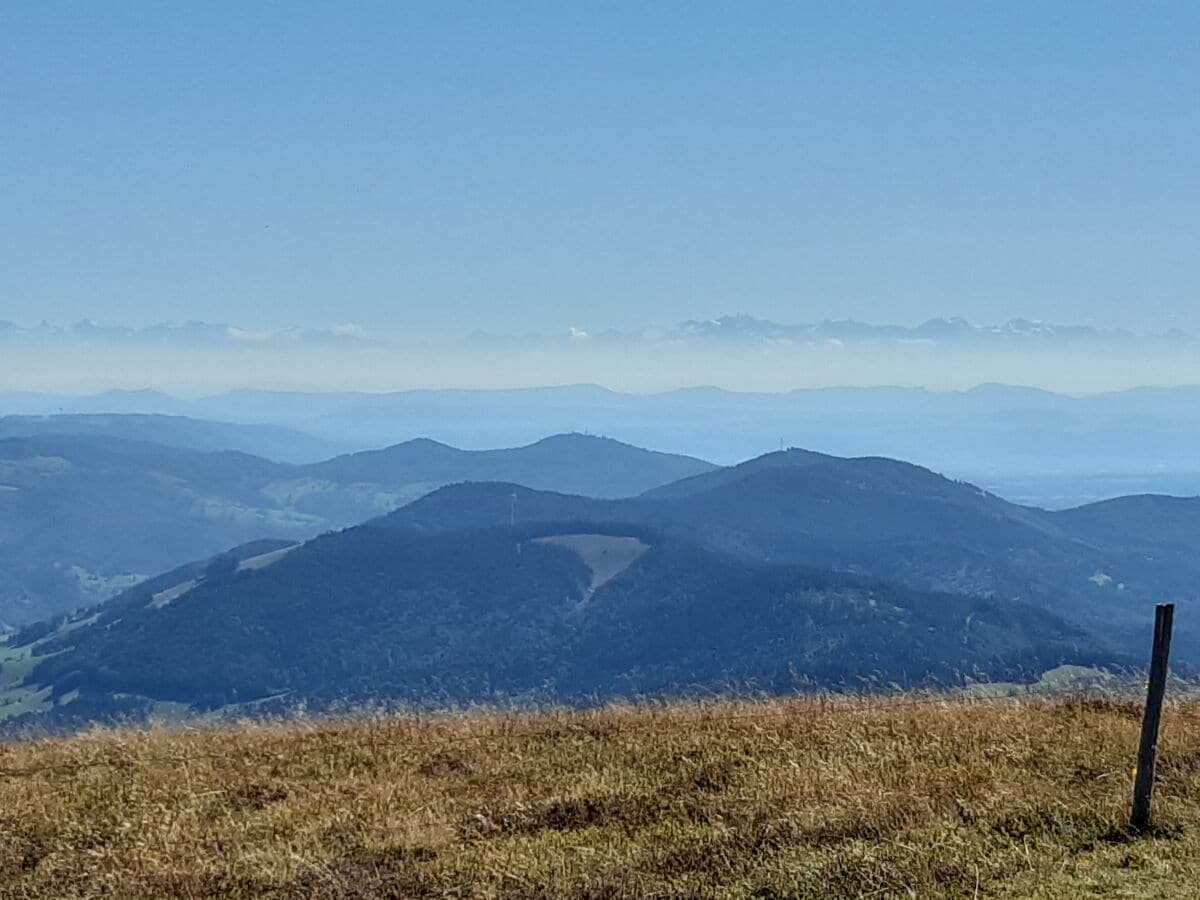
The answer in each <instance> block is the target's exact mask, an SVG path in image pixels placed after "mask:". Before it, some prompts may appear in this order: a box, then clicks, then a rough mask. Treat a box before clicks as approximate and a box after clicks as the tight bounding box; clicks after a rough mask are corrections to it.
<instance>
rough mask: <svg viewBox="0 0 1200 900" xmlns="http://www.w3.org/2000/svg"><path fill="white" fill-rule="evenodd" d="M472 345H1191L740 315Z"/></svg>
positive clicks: (1091, 332) (1024, 324) (1018, 326)
mask: <svg viewBox="0 0 1200 900" xmlns="http://www.w3.org/2000/svg"><path fill="white" fill-rule="evenodd" d="M472 340H473V341H474V342H475V343H482V344H512V343H541V342H546V341H551V342H553V341H574V342H579V341H583V340H594V341H599V342H605V343H630V342H638V343H645V342H651V343H654V342H680V341H683V342H688V341H705V342H714V341H715V342H728V341H733V342H738V343H795V344H807V343H815V342H829V341H835V342H839V343H858V342H879V341H902V342H904V341H920V342H925V343H977V342H991V343H997V342H999V343H1005V344H1020V343H1029V342H1037V343H1039V344H1051V345H1053V344H1067V343H1080V342H1093V343H1113V342H1119V343H1131V342H1134V341H1142V340H1149V341H1161V340H1167V341H1190V340H1192V338H1191V336H1190V335H1189V334H1187V333H1186V332H1184V331H1182V330H1180V329H1171V330H1169V331H1167V332H1165V333H1163V334H1139V333H1136V332H1133V331H1129V330H1127V329H1122V328H1096V327H1094V326H1091V325H1061V324H1057V325H1056V324H1052V323H1049V322H1041V321H1034V320H1030V319H1010V320H1008V321H1007V322H1005V323H1003V324H1001V325H975V324H972V323H971V322H969V321H967V320H966V319H964V318H961V317H951V318H937V319H928V320H927V321H925V322H922V323H921V324H919V325H914V326H908V325H874V324H870V323H867V322H859V321H856V320H854V319H826V320H824V321H821V322H811V323H804V324H798V325H789V324H781V323H779V322H773V321H771V320H770V319H761V318H758V317H756V316H751V315H747V314H745V313H740V314H737V315H727V316H720V317H718V318H715V319H689V320H688V321H686V322H680V323H678V324H676V325H671V326H668V327H664V328H656V327H649V328H640V329H637V330H633V331H620V330H612V329H610V330H605V331H599V332H596V333H594V334H593V333H591V332H588V331H586V330H584V329H580V328H572V329H570V330H569V331H568V332H567V333H565V334H562V335H554V336H547V335H541V334H536V333H535V334H525V335H521V336H510V335H494V334H488V333H486V332H476V333H475V334H474V335H473V336H472Z"/></svg>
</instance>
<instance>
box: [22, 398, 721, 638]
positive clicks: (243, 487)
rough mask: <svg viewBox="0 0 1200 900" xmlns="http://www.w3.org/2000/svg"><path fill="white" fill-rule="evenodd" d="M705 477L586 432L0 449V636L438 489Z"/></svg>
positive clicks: (52, 438)
mask: <svg viewBox="0 0 1200 900" xmlns="http://www.w3.org/2000/svg"><path fill="white" fill-rule="evenodd" d="M113 418H118V419H119V418H121V417H113ZM149 418H155V417H149ZM160 424H161V423H158V424H155V425H154V426H153V428H158V427H159V425H160ZM123 427H126V428H128V427H130V426H123ZM710 468H712V467H711V466H710V465H709V464H707V463H704V462H701V461H700V460H694V459H689V458H687V457H676V456H668V455H666V454H658V453H652V452H650V451H646V450H641V449H639V448H636V447H630V446H628V445H625V444H621V443H618V442H616V441H609V440H604V439H601V438H591V437H586V436H583V435H564V436H561V437H558V438H550V439H547V440H545V441H541V442H539V443H537V444H534V445H532V446H530V447H522V448H517V449H513V450H502V451H463V450H456V449H454V448H452V447H445V446H444V445H440V444H434V443H433V442H431V441H412V442H410V443H408V444H402V445H399V446H397V447H393V448H389V449H387V450H382V451H378V452H374V453H363V454H356V455H351V456H342V457H338V458H336V459H333V460H330V461H328V462H327V463H322V464H317V465H307V466H298V465H287V464H283V463H276V462H271V461H268V460H265V459H261V458H259V457H255V456H250V455H248V454H244V453H238V452H219V453H208V452H197V451H194V450H188V449H183V448H180V447H168V446H163V445H161V444H155V443H151V442H146V441H129V440H122V439H118V438H113V437H109V436H107V435H100V434H57V433H56V434H38V435H34V436H31V437H21V438H8V439H0V625H4V624H8V625H19V624H22V623H25V622H30V621H34V620H36V619H39V618H42V617H44V616H47V615H50V614H53V613H56V612H59V611H62V610H65V609H71V608H74V607H76V606H79V605H81V604H90V603H94V602H96V601H98V600H100V599H103V598H104V597H106V596H111V595H112V594H113V593H115V592H116V591H118V590H120V589H121V588H123V587H127V586H128V585H129V584H131V583H132V582H134V581H136V580H137V579H138V578H139V577H144V576H145V575H149V574H153V573H155V572H160V571H162V570H164V569H167V568H170V567H172V566H175V565H178V564H180V563H182V562H185V561H186V560H189V559H195V558H197V557H205V556H208V555H211V554H214V553H218V552H220V551H221V550H223V549H225V548H226V547H230V546H234V545H237V544H241V543H244V542H246V541H250V540H254V539H257V538H265V537H272V538H281V539H287V540H292V541H295V540H302V539H305V538H309V537H312V536H313V535H316V534H319V533H321V532H322V531H327V530H329V529H332V528H339V527H345V526H347V525H352V524H356V523H358V522H361V521H364V520H366V519H369V518H371V517H373V516H377V515H379V514H381V513H385V512H387V511H388V510H391V509H394V508H395V507H397V506H399V505H401V504H403V503H405V502H407V501H409V500H412V499H413V498H415V497H419V496H421V495H422V494H424V493H426V492H428V491H430V490H433V489H435V488H437V487H438V486H440V485H443V484H446V483H447V482H454V481H462V480H465V479H472V478H475V479H494V478H500V477H504V478H519V479H525V480H528V481H529V482H531V483H534V484H538V485H541V486H544V487H548V488H554V489H557V490H563V491H579V492H583V493H594V494H596V495H598V496H621V495H624V494H635V493H638V492H640V491H642V490H644V489H646V488H647V487H650V486H653V485H655V484H661V483H663V482H665V481H669V480H672V479H675V478H679V477H685V476H688V475H692V474H695V473H697V472H702V471H706V470H708V469H710Z"/></svg>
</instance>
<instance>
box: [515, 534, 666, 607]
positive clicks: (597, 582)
mask: <svg viewBox="0 0 1200 900" xmlns="http://www.w3.org/2000/svg"><path fill="white" fill-rule="evenodd" d="M534 543H535V544H554V545H556V546H559V547H565V548H566V549H567V550H570V551H571V552H572V553H575V554H577V555H578V556H579V558H580V559H582V560H583V562H584V565H586V566H587V567H588V568H589V569H591V570H592V583H591V585H590V586H589V587H588V597H590V596H591V595H592V594H594V593H596V591H597V590H598V589H599V588H600V587H601V586H603V585H604V584H607V583H608V582H610V581H612V580H613V579H614V578H616V577H617V576H618V575H620V574H621V573H622V572H624V571H625V570H626V569H628V568H629V567H630V566H632V565H633V564H634V563H635V562H637V560H638V558H639V557H640V556H641V555H642V554H643V553H645V552H646V551H647V550H649V549H650V546H649V545H648V544H646V543H644V542H643V541H641V540H640V539H638V538H635V537H615V536H613V535H609V534H556V535H552V536H551V537H542V538H534ZM585 599H586V598H585Z"/></svg>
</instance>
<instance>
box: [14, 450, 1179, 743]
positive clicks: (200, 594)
mask: <svg viewBox="0 0 1200 900" xmlns="http://www.w3.org/2000/svg"><path fill="white" fill-rule="evenodd" d="M559 440H563V439H559ZM567 440H569V441H570V443H571V445H572V449H573V452H574V453H575V455H578V452H577V451H578V446H579V445H580V444H581V442H582V443H583V444H586V445H587V446H591V447H593V448H594V449H596V450H607V451H610V452H613V453H618V454H619V455H620V456H621V457H626V456H627V455H628V454H629V450H628V449H627V448H620V447H619V445H618V446H617V447H611V446H609V445H607V444H603V445H600V444H595V443H594V442H591V441H589V440H588V439H584V438H579V437H575V438H570V439H567ZM434 451H435V448H434V447H430V446H428V445H426V444H417V445H415V446H411V447H409V448H407V449H405V450H403V451H401V455H402V456H405V457H413V458H414V459H413V460H412V461H413V463H414V464H417V463H419V462H420V461H421V459H422V458H423V456H424V454H425V453H426V452H434ZM511 452H513V451H510V453H511ZM516 452H517V453H518V455H519V451H516ZM434 455H435V456H437V457H439V458H441V454H440V453H437V452H434ZM641 459H643V460H644V461H647V462H649V461H655V462H657V463H659V464H663V463H664V461H662V460H660V459H659V458H658V457H655V456H649V457H641ZM375 460H376V458H375V457H371V456H368V457H366V458H365V459H359V460H358V461H354V458H349V459H348V460H343V461H341V462H339V463H337V464H336V466H335V468H340V467H348V468H349V470H350V472H351V475H350V477H355V474H354V473H356V472H357V471H358V470H357V467H358V466H359V465H360V464H361V465H368V464H371V463H372V462H373V461H375ZM672 464H675V463H672ZM331 465H333V464H331ZM701 468H703V466H701ZM1198 584H1200V501H1181V500H1172V499H1169V498H1159V497H1131V498H1125V499H1122V500H1119V501H1113V502H1109V503H1104V504H1097V505H1094V506H1089V507H1085V508H1082V509H1076V510H1071V511H1067V512H1061V513H1049V512H1045V511H1042V510H1038V509H1031V508H1027V507H1022V506H1019V505H1015V504H1012V503H1009V502H1007V501H1004V500H1002V499H1000V498H998V497H996V496H993V495H991V494H989V493H988V492H986V491H983V490H980V489H979V488H977V487H974V486H972V485H970V484H966V483H962V482H957V481H953V480H949V479H946V478H943V477H941V476H938V475H936V474H935V473H933V472H931V471H929V470H927V469H924V468H921V467H919V466H914V465H910V464H907V463H902V462H898V461H895V460H890V459H881V458H861V459H845V458H839V457H834V456H830V455H826V454H821V453H814V452H811V451H805V450H788V451H782V452H778V453H772V454H768V455H765V456H763V457H759V458H756V459H753V460H750V461H748V462H746V463H744V464H741V465H739V466H736V467H733V468H725V469H708V470H707V471H699V472H696V473H695V474H690V475H685V476H684V477H682V478H679V479H677V480H675V481H673V482H670V483H665V484H661V485H659V486H656V487H652V488H649V489H648V490H646V491H644V492H643V493H642V494H640V495H639V496H636V497H627V498H624V499H605V498H600V497H584V496H580V495H570V494H564V493H560V492H554V491H546V490H535V489H531V488H529V487H525V486H521V485H518V484H514V483H510V482H467V483H458V484H453V485H448V486H445V487H442V488H440V489H438V490H435V491H433V492H432V493H429V494H427V495H425V496H423V497H421V498H420V499H418V500H415V501H414V502H412V503H409V504H407V505H405V506H403V507H401V508H399V509H397V510H395V511H394V512H391V513H389V514H387V515H384V516H381V517H379V518H377V519H374V520H372V521H370V522H367V523H365V524H363V525H361V526H357V527H353V528H349V529H346V530H344V531H340V532H336V533H332V534H326V535H323V536H320V537H318V538H315V539H313V540H310V541H308V542H306V543H303V544H300V545H298V546H296V545H293V544H290V543H287V542H270V543H267V542H259V543H258V544H255V545H253V546H251V547H245V548H241V549H239V550H236V551H233V552H232V553H230V554H227V555H223V556H218V557H216V558H214V559H213V560H211V561H208V562H199V563H195V564H192V565H189V566H186V567H184V568H182V569H178V570H175V571H172V572H168V573H167V574H165V575H162V576H159V577H157V578H156V579H154V580H152V581H149V582H145V583H143V584H140V585H137V586H135V587H133V588H131V589H129V590H127V591H126V592H124V593H122V594H121V595H120V596H118V597H117V598H115V599H113V600H111V601H109V602H108V603H106V604H103V605H101V606H99V607H97V608H95V609H93V610H86V611H83V612H80V613H77V614H75V615H74V616H71V617H69V618H66V619H58V620H54V621H49V622H43V623H39V624H36V625H33V626H30V627H28V628H26V629H24V630H23V631H22V632H20V633H19V634H17V635H15V636H14V637H13V638H12V640H11V641H10V643H9V646H8V648H7V649H6V651H5V653H6V658H7V662H5V663H4V666H3V669H2V670H0V685H7V688H5V690H4V692H3V693H2V694H0V710H2V709H4V708H6V709H7V711H8V713H9V714H10V717H11V718H12V719H14V721H16V722H17V723H19V724H28V723H30V722H40V723H48V724H51V725H62V726H69V725H72V724H77V723H81V722H86V721H90V720H94V719H97V718H100V719H103V718H105V717H109V716H112V715H133V716H141V715H147V714H151V713H155V712H160V713H161V712H168V711H175V712H178V711H180V710H191V711H204V710H213V709H223V708H231V709H240V710H243V711H248V710H260V711H261V710H270V709H279V710H282V709H286V708H289V707H290V706H291V705H292V704H295V703H305V704H313V705H316V706H317V707H318V708H319V707H321V706H323V705H325V704H328V703H332V702H339V701H349V702H360V701H363V700H381V701H386V702H393V701H400V702H403V703H408V704H418V705H421V706H441V705H446V704H456V703H461V702H479V701H495V700H502V701H505V702H507V701H509V700H513V699H517V700H522V699H524V700H555V701H562V700H566V701H570V702H588V701H590V700H594V699H599V698H606V697H612V696H636V695H642V694H662V693H668V694H678V693H687V692H689V691H695V690H702V691H711V690H721V689H726V688H729V687H736V686H745V685H755V686H757V687H758V688H759V689H763V690H768V691H777V690H791V689H795V688H797V687H804V686H814V685H823V686H835V687H854V686H861V685H862V684H864V679H865V680H866V683H873V684H887V683H897V684H902V685H913V684H921V683H926V682H927V681H928V680H930V679H933V680H935V681H936V682H937V683H940V684H943V685H945V684H954V683H961V682H962V681H963V680H964V679H968V680H969V679H972V678H985V679H1008V680H1011V679H1023V678H1028V679H1035V678H1036V677H1037V676H1038V675H1039V674H1040V673H1041V672H1043V671H1045V670H1046V669H1049V668H1052V667H1054V666H1057V665H1060V664H1064V663H1071V664H1079V665H1130V664H1138V663H1141V662H1142V660H1143V655H1144V652H1145V646H1144V645H1145V643H1146V637H1147V632H1148V627H1149V621H1150V617H1151V615H1152V611H1153V606H1154V603H1155V602H1156V601H1161V600H1165V599H1170V600H1173V601H1175V602H1176V603H1178V604H1179V605H1180V614H1179V617H1178V618H1179V623H1180V626H1179V629H1178V632H1177V635H1176V641H1175V651H1174V653H1175V661H1176V665H1177V666H1178V667H1179V668H1180V670H1186V669H1187V667H1188V666H1193V665H1195V664H1196V663H1197V662H1198V661H1200V628H1197V626H1196V625H1195V624H1194V623H1193V622H1192V621H1191V618H1192V615H1191V612H1194V611H1195V610H1196V609H1197V608H1198V604H1200V590H1198V589H1197V585H1198ZM1189 611H1191V612H1189ZM3 704H7V707H3V706H2V705H3Z"/></svg>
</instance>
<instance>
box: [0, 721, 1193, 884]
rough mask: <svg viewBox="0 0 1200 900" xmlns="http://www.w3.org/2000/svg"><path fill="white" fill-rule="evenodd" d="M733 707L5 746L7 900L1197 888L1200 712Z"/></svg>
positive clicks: (2, 811)
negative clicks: (1159, 723)
mask: <svg viewBox="0 0 1200 900" xmlns="http://www.w3.org/2000/svg"><path fill="white" fill-rule="evenodd" d="M1137 733H1138V721H1137V718H1136V716H1134V715H1132V714H1131V708H1130V705H1129V704H1127V703H1122V702H1120V701H1109V700H1105V701H1100V702H1083V701H1079V700H1072V701H1060V702H1052V701H1046V700H1019V701H1018V700H992V701H978V702H955V701H943V702H930V703H919V704H918V703H907V702H904V701H898V702H883V703H876V704H871V703H866V702H861V701H855V700H829V699H826V700H823V701H818V700H779V701H772V702H761V703H750V702H727V703H712V704H706V705H699V706H697V705H691V706H688V705H680V706H675V707H661V706H660V707H653V708H651V707H647V708H636V707H628V706H626V707H612V708H607V709H600V710H592V711H587V712H578V713H571V712H565V711H550V712H546V713H541V714H525V715H515V714H513V715H489V714H478V715H473V716H451V717H444V718H432V719H430V718H425V719H412V718H402V717H393V718H383V717H381V718H377V719H372V720H367V721H353V722H350V721H347V722H307V723H303V722H302V723H292V724H271V725H263V724H247V725H243V726H239V727H236V728H226V729H223V730H166V729H164V730H146V731H136V730H115V731H105V730H97V731H93V732H89V733H87V734H83V735H80V736H78V737H75V738H70V739H65V740H48V741H43V742H40V743H32V744H13V745H5V746H0V771H3V772H7V773H9V774H8V776H7V777H5V779H4V782H3V784H4V787H3V790H4V802H3V804H0V897H33V898H38V897H44V898H58V897H76V898H85V897H112V896H115V897H147V898H148V897H210V896H228V897H281V898H292V897H296V898H299V897H330V898H333V897H523V898H551V897H575V898H601V897H609V898H623V897H631V898H632V897H645V896H661V897H740V898H751V897H758V898H834V897H839V898H840V897H858V896H863V897H866V896H872V897H912V896H917V897H975V896H978V897H981V898H983V897H991V898H1002V897H1061V898H1068V897H1078V896H1085V895H1093V896H1106V895H1118V896H1125V897H1190V896H1192V895H1193V887H1194V885H1195V884H1196V883H1198V882H1200V704H1192V703H1177V704H1173V705H1171V706H1170V708H1169V710H1168V712H1167V716H1166V720H1165V729H1164V733H1163V740H1162V768H1161V778H1160V783H1159V790H1158V796H1157V827H1156V829H1155V830H1154V831H1153V832H1152V833H1151V834H1150V835H1148V836H1145V837H1135V836H1133V835H1130V834H1129V833H1128V832H1127V831H1126V830H1125V827H1124V826H1125V818H1126V815H1127V809H1128V803H1129V793H1130V790H1131V784H1130V781H1131V769H1132V760H1133V758H1134V755H1135V752H1136V747H1137Z"/></svg>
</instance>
